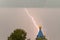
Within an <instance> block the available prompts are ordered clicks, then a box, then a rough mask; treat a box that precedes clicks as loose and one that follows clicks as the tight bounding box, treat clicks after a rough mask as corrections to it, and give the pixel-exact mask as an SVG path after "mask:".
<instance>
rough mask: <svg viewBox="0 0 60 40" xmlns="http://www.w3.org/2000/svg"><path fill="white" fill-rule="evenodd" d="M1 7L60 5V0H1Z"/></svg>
mask: <svg viewBox="0 0 60 40" xmlns="http://www.w3.org/2000/svg"><path fill="white" fill-rule="evenodd" d="M0 7H53V8H54V7H60V0H0Z"/></svg>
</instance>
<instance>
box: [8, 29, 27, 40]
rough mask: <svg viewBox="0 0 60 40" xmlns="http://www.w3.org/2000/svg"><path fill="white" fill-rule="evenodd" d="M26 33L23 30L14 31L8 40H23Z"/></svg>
mask: <svg viewBox="0 0 60 40" xmlns="http://www.w3.org/2000/svg"><path fill="white" fill-rule="evenodd" d="M26 35H27V33H26V32H25V31H24V30H23V29H16V30H14V32H13V33H11V35H10V37H8V40H25V39H26Z"/></svg>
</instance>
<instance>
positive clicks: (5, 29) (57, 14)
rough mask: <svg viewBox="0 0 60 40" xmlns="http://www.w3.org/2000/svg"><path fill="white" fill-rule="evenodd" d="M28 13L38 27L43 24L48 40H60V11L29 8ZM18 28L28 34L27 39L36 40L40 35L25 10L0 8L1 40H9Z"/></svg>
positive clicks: (56, 9)
mask: <svg viewBox="0 0 60 40" xmlns="http://www.w3.org/2000/svg"><path fill="white" fill-rule="evenodd" d="M28 11H29V13H30V14H31V15H32V16H33V17H34V19H35V20H36V23H37V25H38V26H39V24H42V26H43V31H45V32H46V37H48V40H59V39H60V9H58V8H28ZM16 28H22V29H24V30H25V31H26V32H27V38H31V40H34V38H35V37H36V35H37V33H38V30H37V28H36V27H35V26H34V24H33V23H32V20H31V19H30V18H29V17H28V15H27V14H26V12H25V10H24V8H0V40H7V37H8V36H9V35H10V34H11V32H13V30H14V29H16Z"/></svg>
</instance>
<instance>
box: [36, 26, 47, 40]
mask: <svg viewBox="0 0 60 40" xmlns="http://www.w3.org/2000/svg"><path fill="white" fill-rule="evenodd" d="M36 40H47V39H46V38H45V36H44V35H43V32H42V30H41V26H40V27H39V32H38V35H37V37H36Z"/></svg>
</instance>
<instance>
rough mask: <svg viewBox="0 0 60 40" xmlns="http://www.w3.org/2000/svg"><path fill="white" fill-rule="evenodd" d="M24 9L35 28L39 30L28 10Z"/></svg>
mask: <svg viewBox="0 0 60 40" xmlns="http://www.w3.org/2000/svg"><path fill="white" fill-rule="evenodd" d="M24 9H25V12H26V14H27V15H28V16H29V17H30V18H31V20H32V22H33V24H34V26H35V27H36V28H37V30H39V28H38V25H37V24H36V21H35V20H34V18H33V16H31V15H30V14H29V11H28V10H27V8H24Z"/></svg>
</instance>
